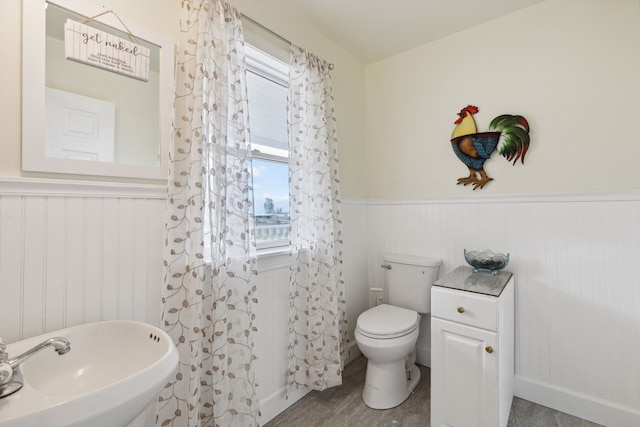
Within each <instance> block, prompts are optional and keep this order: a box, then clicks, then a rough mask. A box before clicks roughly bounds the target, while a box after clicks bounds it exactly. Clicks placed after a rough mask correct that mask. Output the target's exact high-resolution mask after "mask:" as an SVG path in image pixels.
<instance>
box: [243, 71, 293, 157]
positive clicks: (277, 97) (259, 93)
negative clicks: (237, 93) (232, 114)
mask: <svg viewBox="0 0 640 427" xmlns="http://www.w3.org/2000/svg"><path fill="white" fill-rule="evenodd" d="M247 91H248V92H249V117H250V119H249V120H251V122H250V126H251V145H252V147H253V148H254V149H257V150H259V151H261V152H263V153H268V154H276V155H281V156H287V152H288V148H289V139H288V136H287V88H286V87H284V86H282V85H281V84H279V83H275V82H273V81H271V80H269V79H267V78H265V77H262V76H259V75H257V74H254V73H252V72H249V73H247ZM269 148H273V149H276V151H273V150H269Z"/></svg>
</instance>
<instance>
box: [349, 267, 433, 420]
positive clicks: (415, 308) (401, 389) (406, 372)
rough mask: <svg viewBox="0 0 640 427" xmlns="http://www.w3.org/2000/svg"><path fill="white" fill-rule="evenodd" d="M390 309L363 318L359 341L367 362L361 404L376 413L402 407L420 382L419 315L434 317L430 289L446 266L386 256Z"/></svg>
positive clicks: (376, 310) (370, 312) (381, 307)
mask: <svg viewBox="0 0 640 427" xmlns="http://www.w3.org/2000/svg"><path fill="white" fill-rule="evenodd" d="M383 262H384V263H383V265H382V267H383V268H384V269H385V270H386V274H385V276H386V280H385V282H386V285H387V293H388V304H381V305H378V306H376V307H373V308H370V309H369V310H367V311H365V312H364V313H362V314H360V316H358V320H357V324H356V330H355V339H356V343H357V344H358V347H359V348H360V351H361V352H362V354H364V356H365V357H366V358H367V359H368V362H367V374H366V377H365V384H364V388H363V391H362V400H364V403H365V404H366V405H367V406H369V407H370V408H373V409H388V408H393V407H394V406H398V405H399V404H401V403H402V402H404V401H405V400H406V399H407V397H409V395H410V394H411V392H412V391H413V389H414V388H415V386H416V385H417V384H418V382H419V381H420V370H419V369H418V367H417V366H416V365H415V361H416V357H415V348H416V342H417V341H418V333H419V328H418V325H419V323H420V315H421V314H427V313H429V312H430V311H431V284H432V283H433V282H434V281H435V280H436V279H437V278H438V269H439V268H440V263H441V261H440V260H438V259H434V258H423V257H416V256H411V255H384V256H383Z"/></svg>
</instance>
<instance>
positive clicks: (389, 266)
mask: <svg viewBox="0 0 640 427" xmlns="http://www.w3.org/2000/svg"><path fill="white" fill-rule="evenodd" d="M380 267H382V268H384V269H387V270H391V265H390V264H382V265H381V266H380Z"/></svg>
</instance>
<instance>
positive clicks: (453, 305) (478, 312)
mask: <svg viewBox="0 0 640 427" xmlns="http://www.w3.org/2000/svg"><path fill="white" fill-rule="evenodd" d="M431 316H433V317H439V318H441V319H446V320H451V321H453V322H458V323H462V324H465V325H470V326H475V327H478V328H483V329H488V330H491V331H495V330H497V327H498V299H497V298H495V297H490V296H487V295H480V294H475V293H472V292H464V291H455V290H451V289H447V288H443V287H439V286H433V287H432V288H431Z"/></svg>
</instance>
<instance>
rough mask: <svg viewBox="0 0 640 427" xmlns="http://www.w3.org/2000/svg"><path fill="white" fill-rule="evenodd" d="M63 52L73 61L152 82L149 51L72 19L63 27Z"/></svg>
mask: <svg viewBox="0 0 640 427" xmlns="http://www.w3.org/2000/svg"><path fill="white" fill-rule="evenodd" d="M64 52H65V56H66V58H67V59H71V60H73V61H78V62H81V63H83V64H87V65H93V66H94V67H98V68H103V69H105V70H109V71H113V72H114V73H119V74H123V75H125V76H129V77H133V78H135V79H138V80H142V81H145V82H146V81H148V80H149V63H150V51H149V48H147V47H144V46H141V45H139V44H136V43H133V42H131V41H129V40H125V39H122V38H120V37H117V36H114V35H113V34H109V33H106V32H104V31H100V30H97V29H95V28H92V27H89V26H87V25H84V24H81V23H79V22H76V21H73V20H71V19H67V22H66V23H65V24H64Z"/></svg>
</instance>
